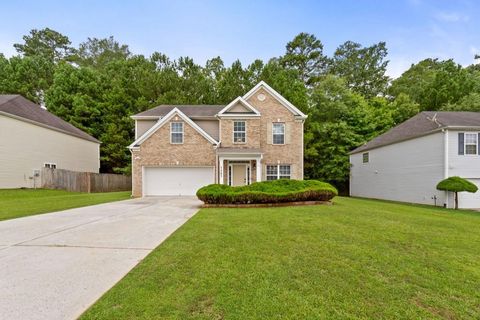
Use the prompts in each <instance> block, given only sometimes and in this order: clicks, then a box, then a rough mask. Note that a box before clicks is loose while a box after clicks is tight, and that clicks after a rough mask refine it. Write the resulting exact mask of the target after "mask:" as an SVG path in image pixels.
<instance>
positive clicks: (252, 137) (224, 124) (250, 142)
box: [220, 117, 261, 148]
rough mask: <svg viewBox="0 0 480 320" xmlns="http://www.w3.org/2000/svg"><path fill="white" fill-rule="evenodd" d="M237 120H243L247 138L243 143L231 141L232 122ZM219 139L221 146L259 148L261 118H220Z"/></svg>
mask: <svg viewBox="0 0 480 320" xmlns="http://www.w3.org/2000/svg"><path fill="white" fill-rule="evenodd" d="M237 120H242V121H245V129H246V132H247V139H246V142H245V143H234V142H233V122H234V121H237ZM220 128H221V129H220V130H221V133H220V141H221V142H222V145H221V147H222V148H260V137H261V133H260V131H261V120H260V119H259V118H256V119H252V118H241V117H239V118H238V119H230V118H228V119H221V120H220Z"/></svg>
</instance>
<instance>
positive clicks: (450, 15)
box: [434, 11, 470, 22]
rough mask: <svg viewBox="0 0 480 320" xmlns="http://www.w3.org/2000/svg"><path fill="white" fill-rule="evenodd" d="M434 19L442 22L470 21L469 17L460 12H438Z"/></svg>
mask: <svg viewBox="0 0 480 320" xmlns="http://www.w3.org/2000/svg"><path fill="white" fill-rule="evenodd" d="M434 17H435V19H437V20H439V21H442V22H467V21H469V20H470V17H469V16H468V15H466V14H461V13H458V12H444V11H442V12H437V13H436V14H435V15H434Z"/></svg>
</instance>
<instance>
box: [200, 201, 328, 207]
mask: <svg viewBox="0 0 480 320" xmlns="http://www.w3.org/2000/svg"><path fill="white" fill-rule="evenodd" d="M314 205H329V206H330V205H333V202H332V201H294V202H277V203H238V204H235V203H229V204H213V203H211V204H206V203H204V204H203V205H202V208H269V207H288V206H314Z"/></svg>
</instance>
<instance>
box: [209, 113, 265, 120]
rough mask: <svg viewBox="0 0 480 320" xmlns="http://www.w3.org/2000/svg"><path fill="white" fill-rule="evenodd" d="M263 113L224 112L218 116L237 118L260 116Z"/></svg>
mask: <svg viewBox="0 0 480 320" xmlns="http://www.w3.org/2000/svg"><path fill="white" fill-rule="evenodd" d="M261 116H262V115H260V114H250V113H224V114H219V115H218V117H219V118H220V119H222V118H235V119H237V118H238V119H242V118H259V117H261Z"/></svg>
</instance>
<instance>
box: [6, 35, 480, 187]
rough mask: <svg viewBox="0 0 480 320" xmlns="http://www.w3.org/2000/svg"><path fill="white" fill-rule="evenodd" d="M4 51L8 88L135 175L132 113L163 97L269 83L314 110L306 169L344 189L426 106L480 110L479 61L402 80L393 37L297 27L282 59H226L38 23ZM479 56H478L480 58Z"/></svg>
mask: <svg viewBox="0 0 480 320" xmlns="http://www.w3.org/2000/svg"><path fill="white" fill-rule="evenodd" d="M14 47H15V49H16V51H17V52H18V54H17V55H15V56H12V57H10V58H6V57H5V56H4V55H3V54H1V53H0V93H10V94H11V93H17V94H21V95H23V96H25V97H26V98H28V99H31V100H33V101H35V102H37V103H40V104H44V105H45V106H46V107H47V109H48V110H49V111H50V112H52V113H54V114H56V115H57V116H59V117H61V118H63V119H64V120H66V121H68V122H70V123H71V124H73V125H75V126H76V127H78V128H80V129H82V130H84V131H86V132H88V133H89V134H91V135H92V136H94V137H96V138H97V139H99V140H101V141H102V145H101V170H102V172H116V173H128V172H129V170H130V153H129V151H128V150H127V149H126V146H128V145H129V144H130V143H131V141H133V139H134V123H133V121H132V120H131V119H130V116H131V115H133V114H136V113H139V112H141V111H144V110H147V109H149V108H151V107H154V106H156V105H159V104H226V103H228V102H230V101H231V100H233V99H234V98H236V97H237V96H241V95H243V94H244V93H245V92H247V91H248V90H249V89H250V88H251V87H253V86H254V85H255V84H256V83H258V82H259V81H260V80H264V81H266V82H267V83H268V84H270V85H271V86H272V87H273V88H275V89H276V90H277V91H278V92H280V93H281V94H282V95H283V96H284V97H285V98H286V99H288V100H289V101H291V102H292V103H293V104H294V105H295V106H297V107H298V108H299V109H301V110H302V111H303V112H304V113H306V114H308V116H309V118H308V119H307V121H306V124H305V176H306V177H307V178H314V179H321V180H325V181H328V182H331V183H333V184H335V185H336V186H337V187H339V188H340V189H341V190H345V189H346V187H347V185H348V179H349V160H348V152H350V151H351V150H352V149H354V148H355V147H357V146H359V145H361V144H363V143H365V142H366V141H368V140H370V139H371V138H373V137H375V136H377V135H378V134H381V133H383V132H385V131H386V130H388V129H390V128H391V127H393V126H395V125H396V124H399V123H401V122H403V121H405V120H406V119H408V118H410V117H411V116H413V115H415V114H416V113H418V112H420V111H424V110H434V111H435V110H456V111H480V66H479V65H476V64H473V65H471V66H468V67H462V66H461V65H459V64H458V63H456V62H455V61H453V60H438V59H425V60H423V61H420V62H418V63H416V64H413V65H412V66H411V67H410V68H409V69H408V70H407V71H406V72H404V73H403V74H402V75H401V76H400V77H399V78H397V79H394V80H392V79H390V78H389V77H388V76H387V75H386V68H387V66H388V62H389V61H388V60H387V55H388V50H387V47H386V43H385V42H379V43H376V44H373V45H370V46H363V45H361V44H359V43H356V42H353V41H347V42H345V43H343V44H341V45H339V46H338V48H337V49H336V50H335V52H334V53H333V55H331V56H328V55H327V54H325V53H324V50H323V44H322V42H321V40H320V39H317V38H316V37H315V35H313V34H308V33H300V34H298V35H297V36H296V37H295V38H294V39H292V41H290V42H288V43H287V44H286V47H285V52H284V54H283V55H282V56H280V57H273V58H271V59H270V60H268V61H262V60H255V61H253V62H252V63H250V64H249V65H242V63H241V62H240V61H239V60H237V61H235V62H233V63H232V64H231V65H230V66H226V65H225V63H224V62H223V60H222V59H221V58H220V57H215V58H212V59H210V60H208V61H207V62H206V63H205V64H204V65H200V64H197V63H196V62H195V61H194V60H193V59H191V58H189V57H180V58H178V59H170V58H169V57H168V56H167V55H165V54H163V53H160V52H155V53H153V54H152V55H151V56H149V57H145V56H144V55H139V54H134V53H132V52H131V51H130V49H129V47H128V45H126V44H121V43H119V42H117V41H116V40H115V39H114V38H113V37H110V38H105V39H97V38H88V39H87V40H86V41H85V42H83V43H81V44H80V45H79V46H78V47H74V46H72V44H71V41H70V40H69V38H68V37H67V36H65V35H63V34H61V33H59V32H57V31H55V30H52V29H49V28H45V29H42V30H36V29H34V30H31V31H30V33H29V34H28V35H25V36H24V37H23V39H22V41H21V42H20V43H16V44H14ZM477 58H478V57H477Z"/></svg>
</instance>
